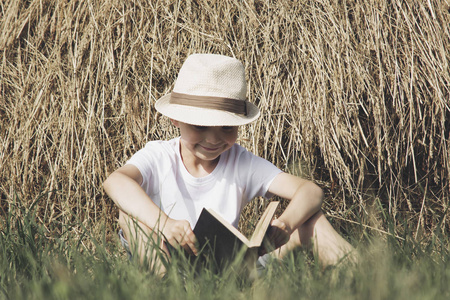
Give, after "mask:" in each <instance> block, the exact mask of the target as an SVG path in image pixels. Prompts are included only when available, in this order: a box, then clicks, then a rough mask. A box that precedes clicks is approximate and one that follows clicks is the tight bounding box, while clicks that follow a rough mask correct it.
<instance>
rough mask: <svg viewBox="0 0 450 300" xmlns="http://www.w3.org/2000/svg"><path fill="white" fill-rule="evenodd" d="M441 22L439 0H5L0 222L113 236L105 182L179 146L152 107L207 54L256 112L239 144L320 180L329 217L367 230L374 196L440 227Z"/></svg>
mask: <svg viewBox="0 0 450 300" xmlns="http://www.w3.org/2000/svg"><path fill="white" fill-rule="evenodd" d="M449 24H450V13H449V4H448V2H446V1H444V0H442V1H415V2H412V1H400V0H399V1H361V0H355V1H344V2H343V3H341V1H289V0H283V1H233V0H225V1H157V0H152V1H116V0H110V1H71V0H66V1H58V0H57V1H46V0H43V1H21V0H10V1H1V3H0V30H1V34H0V54H1V68H0V79H1V83H0V89H1V91H0V120H1V123H0V170H2V171H1V174H0V195H1V213H2V214H4V213H7V212H8V211H11V209H12V207H13V206H14V205H24V206H29V205H30V204H31V203H32V202H34V201H38V202H37V204H36V205H37V208H38V214H37V217H38V218H39V219H40V220H41V221H42V222H43V223H44V224H47V225H50V224H60V225H61V226H59V227H58V226H56V227H52V228H62V227H63V226H64V225H67V224H71V222H73V221H74V220H81V221H83V222H84V223H86V224H88V223H90V224H99V223H101V222H102V220H106V222H107V224H109V225H111V224H113V223H114V218H115V217H116V210H115V209H114V207H113V206H112V202H111V201H110V200H109V199H108V198H107V197H106V196H105V194H104V192H103V190H102V188H101V183H102V181H103V180H104V179H105V178H106V176H107V175H108V174H109V173H110V172H111V171H113V170H114V169H116V168H117V167H119V166H120V165H121V164H122V163H123V162H124V161H125V160H126V159H127V158H128V157H129V156H130V155H131V154H132V153H134V152H135V151H136V150H137V149H138V148H140V147H142V146H143V145H144V143H145V142H146V141H148V140H152V139H166V138H170V137H173V136H175V135H176V134H177V133H176V132H175V130H174V129H173V128H172V127H171V126H169V124H168V123H167V120H166V119H164V118H162V117H161V116H160V115H158V114H156V112H155V110H154V108H153V105H154V102H155V100H156V99H158V98H159V97H160V96H162V95H164V94H165V93H166V92H168V91H169V90H170V89H171V87H172V83H173V81H174V79H175V76H176V74H177V72H178V70H179V68H180V66H181V64H182V62H183V61H184V59H185V58H186V57H187V55H188V54H191V53H194V52H213V53H221V54H226V55H230V56H235V57H236V58H238V59H240V60H241V61H242V62H243V63H244V64H245V67H246V72H247V76H248V84H249V98H250V100H251V101H252V102H254V103H257V104H258V105H259V107H260V108H261V111H262V114H263V117H262V118H260V119H259V121H258V122H257V123H254V124H252V125H251V126H249V127H248V128H246V130H242V131H241V138H240V142H241V143H242V144H244V145H245V146H247V147H248V148H249V149H250V150H252V151H254V152H255V153H258V154H259V155H261V156H263V157H265V158H267V159H269V160H272V161H274V162H275V163H276V164H277V165H279V166H280V167H282V168H289V169H291V171H295V172H299V170H300V171H301V173H302V174H303V175H304V176H308V177H309V178H312V179H314V180H316V181H318V182H319V183H321V184H322V186H323V187H324V188H325V189H326V191H327V192H328V195H329V196H330V197H329V198H328V200H327V203H326V206H325V208H326V210H327V212H328V213H329V214H331V215H336V216H337V217H338V218H339V219H344V220H350V221H352V222H355V221H356V222H363V223H364V224H365V226H373V227H375V226H378V225H377V224H376V223H374V222H371V219H370V214H369V212H372V211H374V210H373V209H371V207H372V205H373V203H374V202H375V203H378V201H374V200H379V203H381V204H382V205H384V207H385V208H386V209H387V211H388V213H389V216H390V217H391V219H393V220H394V221H395V220H397V219H399V217H400V216H406V218H407V220H408V221H411V222H412V224H414V229H415V231H416V234H419V233H421V232H422V230H423V229H425V231H426V232H430V231H431V230H434V229H435V228H436V227H437V226H441V227H442V228H445V229H446V230H448V222H449V217H448V214H447V215H445V212H446V211H447V209H448V204H449V201H448V198H449V179H448V178H450V176H449V175H450V174H449V173H450V153H449V139H450V136H449V135H450V129H449V128H450V121H449V119H450V118H449V117H450V107H449V106H450V105H449V99H450V93H449V86H450V85H449V83H450V72H449V58H450V52H449V51H450V50H449V49H450V41H449V39H450V33H449V31H450V26H449ZM253 211H254V212H258V205H256V206H254V207H253V208H252V209H250V210H249V211H247V213H249V212H250V213H253ZM402 220H404V218H402ZM90 221H94V222H90ZM380 226H382V225H380ZM49 228H50V226H49ZM73 230H76V227H74V229H73ZM401 230H402V227H401V226H398V227H396V228H395V231H398V232H400V231H401Z"/></svg>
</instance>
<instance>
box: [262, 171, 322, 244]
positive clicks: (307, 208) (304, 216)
mask: <svg viewBox="0 0 450 300" xmlns="http://www.w3.org/2000/svg"><path fill="white" fill-rule="evenodd" d="M269 192H270V193H272V194H274V195H277V196H279V197H282V198H285V199H287V200H290V203H289V205H288V206H287V207H286V209H285V211H284V212H283V214H282V215H281V216H280V217H279V218H278V219H276V220H274V221H273V222H272V226H273V227H277V228H278V229H280V230H278V233H276V234H274V235H273V236H271V238H272V242H273V244H274V246H275V248H278V247H280V246H282V245H283V244H284V243H286V242H287V240H288V239H289V236H290V234H291V233H292V232H293V231H294V230H295V229H296V228H299V227H300V226H301V225H302V224H303V223H304V222H306V221H307V220H308V219H309V218H310V217H312V216H313V215H314V214H315V213H317V212H318V211H319V210H320V207H321V206H322V200H323V191H322V189H321V188H320V187H319V186H318V185H316V184H315V183H313V182H312V181H309V180H306V179H302V178H299V177H297V176H294V175H291V174H288V173H280V174H278V175H277V176H276V177H275V179H274V180H273V182H272V183H271V185H270V186H269ZM272 231H273V232H274V233H275V232H276V231H277V230H272Z"/></svg>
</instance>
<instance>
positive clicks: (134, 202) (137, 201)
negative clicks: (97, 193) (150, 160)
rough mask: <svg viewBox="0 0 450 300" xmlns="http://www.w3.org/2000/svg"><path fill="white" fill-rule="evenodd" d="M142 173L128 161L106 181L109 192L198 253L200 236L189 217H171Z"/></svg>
mask: <svg viewBox="0 0 450 300" xmlns="http://www.w3.org/2000/svg"><path fill="white" fill-rule="evenodd" d="M141 183H142V175H141V172H140V171H139V169H138V168H136V167H135V166H133V165H125V166H123V167H121V168H119V169H118V170H116V171H114V172H113V173H112V174H111V175H110V176H109V177H108V178H107V179H106V180H105V182H104V183H103V188H104V189H105V191H106V193H107V194H108V196H109V197H110V198H111V199H112V200H113V201H114V203H115V204H116V205H117V206H118V207H119V209H121V210H122V211H124V212H125V213H127V214H128V215H130V216H132V217H134V218H136V219H138V220H139V221H141V222H142V223H143V224H145V225H146V226H148V227H149V228H152V229H154V230H156V231H157V232H161V233H162V234H163V238H165V239H166V241H167V242H168V243H170V244H171V245H173V246H176V245H177V244H179V245H180V246H181V247H183V248H185V249H186V250H187V251H188V252H189V253H193V254H196V253H197V249H196V247H195V243H196V239H195V235H194V233H193V232H192V229H191V227H190V225H189V222H188V221H186V220H181V221H178V220H173V219H171V218H169V217H168V216H167V215H166V214H165V213H164V212H163V211H162V210H161V209H160V208H159V207H158V206H157V205H156V204H155V203H154V202H153V201H152V200H151V199H150V197H149V196H148V195H147V194H146V193H145V191H144V190H143V189H142V187H141V185H140V184H141Z"/></svg>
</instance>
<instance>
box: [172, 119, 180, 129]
mask: <svg viewBox="0 0 450 300" xmlns="http://www.w3.org/2000/svg"><path fill="white" fill-rule="evenodd" d="M170 121H171V122H172V124H173V126H175V127H178V128H179V127H180V122H178V121H177V120H174V119H170Z"/></svg>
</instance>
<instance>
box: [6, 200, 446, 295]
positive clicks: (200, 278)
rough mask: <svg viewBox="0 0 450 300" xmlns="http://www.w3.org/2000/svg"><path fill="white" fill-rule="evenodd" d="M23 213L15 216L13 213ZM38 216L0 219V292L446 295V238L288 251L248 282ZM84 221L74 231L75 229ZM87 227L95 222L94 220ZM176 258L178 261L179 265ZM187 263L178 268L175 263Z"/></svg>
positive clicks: (27, 213) (375, 240)
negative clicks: (353, 253) (321, 262)
mask: <svg viewBox="0 0 450 300" xmlns="http://www.w3.org/2000/svg"><path fill="white" fill-rule="evenodd" d="M19 214H20V215H21V216H22V217H21V218H16V217H15V216H16V215H19ZM40 224H41V223H38V222H36V220H35V213H34V209H33V206H32V207H31V208H29V209H24V208H21V207H19V206H15V207H13V208H12V209H11V210H10V212H9V213H8V214H6V215H5V218H3V219H2V222H1V225H0V229H1V231H0V299H448V298H449V297H450V287H449V285H448V283H449V282H450V262H449V247H448V245H449V243H448V242H449V240H448V237H447V236H445V235H444V234H443V233H442V232H434V233H433V236H432V237H430V238H429V239H427V240H426V241H421V242H417V241H415V240H414V239H412V234H409V233H406V234H405V235H404V238H405V239H404V240H402V239H399V238H394V237H389V236H384V237H383V236H378V237H375V236H370V235H369V233H368V232H364V236H365V238H364V239H363V241H361V242H360V243H359V244H360V245H361V246H359V248H358V251H359V252H360V255H361V262H360V263H359V264H358V265H356V266H337V267H333V268H328V269H325V270H322V269H321V268H320V267H319V266H318V264H317V263H315V262H314V260H313V259H312V257H311V256H310V255H307V254H306V253H303V252H301V251H299V252H296V253H293V254H292V255H291V256H289V257H288V258H287V259H285V261H283V262H282V263H278V262H273V263H270V264H269V265H268V267H267V268H266V270H265V271H264V272H263V274H262V275H261V276H260V277H259V278H258V279H256V280H254V281H251V280H249V279H248V278H244V277H242V276H241V275H238V272H236V269H231V268H230V269H227V270H225V271H224V272H223V273H222V274H220V275H217V274H214V273H212V272H210V271H209V270H202V271H201V272H200V274H198V275H194V274H193V272H190V271H189V267H188V266H187V265H186V264H185V263H183V262H182V261H181V260H180V261H179V262H177V263H175V264H174V265H173V267H172V268H170V269H169V272H168V274H167V276H166V277H165V278H159V277H158V276H156V275H154V274H153V273H152V271H151V270H149V269H146V268H143V267H141V266H139V265H137V264H135V263H133V262H130V261H129V260H128V259H127V257H126V255H125V253H124V251H123V249H122V248H121V246H120V244H119V241H118V239H117V238H112V239H111V240H107V239H106V236H107V235H106V233H105V230H100V232H94V231H95V230H90V229H89V228H91V227H90V226H89V224H82V225H81V224H73V226H67V225H66V227H65V228H63V230H62V231H61V232H62V233H61V234H60V235H58V236H51V235H50V236H49V234H48V233H49V232H51V231H52V228H46V227H44V226H43V225H40ZM79 227H81V228H83V232H78V231H76V230H74V228H79ZM92 228H93V227H92ZM177 264H178V265H177ZM180 268H181V269H183V268H184V269H185V270H187V272H184V273H183V274H181V273H180V272H179V271H178V270H179V269H180Z"/></svg>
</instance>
